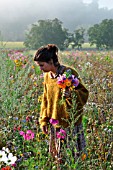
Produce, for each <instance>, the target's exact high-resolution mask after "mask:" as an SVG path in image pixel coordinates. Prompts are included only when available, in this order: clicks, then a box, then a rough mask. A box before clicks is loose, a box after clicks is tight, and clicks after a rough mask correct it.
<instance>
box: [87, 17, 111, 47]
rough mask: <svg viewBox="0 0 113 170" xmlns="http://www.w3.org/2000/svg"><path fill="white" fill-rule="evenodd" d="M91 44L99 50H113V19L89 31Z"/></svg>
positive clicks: (106, 20) (96, 25) (104, 21)
mask: <svg viewBox="0 0 113 170" xmlns="http://www.w3.org/2000/svg"><path fill="white" fill-rule="evenodd" d="M88 35H89V42H90V44H91V45H93V44H96V46H97V48H98V49H99V48H106V49H109V48H113V19H105V20H103V21H102V22H101V23H100V24H95V25H94V26H92V27H90V28H89V30H88Z"/></svg>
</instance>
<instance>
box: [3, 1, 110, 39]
mask: <svg viewBox="0 0 113 170" xmlns="http://www.w3.org/2000/svg"><path fill="white" fill-rule="evenodd" d="M54 18H58V19H59V20H60V21H62V23H63V26H64V27H65V28H67V29H69V30H70V31H73V30H75V28H76V27H80V26H83V27H86V28H87V27H89V26H91V25H93V24H95V23H99V22H101V21H102V20H103V19H106V18H108V19H109V18H113V0H54V1H53V0H41V1H39V0H0V31H1V34H2V35H3V37H4V38H5V39H7V40H17V41H21V40H23V39H24V33H25V30H26V29H28V26H29V25H30V24H33V23H35V22H37V21H38V20H45V19H54Z"/></svg>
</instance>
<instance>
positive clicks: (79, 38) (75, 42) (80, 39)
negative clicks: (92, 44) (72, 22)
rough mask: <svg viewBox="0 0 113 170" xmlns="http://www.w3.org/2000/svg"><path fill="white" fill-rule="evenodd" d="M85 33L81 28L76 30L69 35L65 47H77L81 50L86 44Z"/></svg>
mask: <svg viewBox="0 0 113 170" xmlns="http://www.w3.org/2000/svg"><path fill="white" fill-rule="evenodd" d="M84 32H85V29H84V28H82V27H81V28H79V29H77V30H75V31H74V32H73V33H70V34H68V39H67V40H66V41H65V45H66V46H69V44H70V45H71V46H72V48H75V47H77V48H78V49H80V48H81V47H82V44H83V43H84Z"/></svg>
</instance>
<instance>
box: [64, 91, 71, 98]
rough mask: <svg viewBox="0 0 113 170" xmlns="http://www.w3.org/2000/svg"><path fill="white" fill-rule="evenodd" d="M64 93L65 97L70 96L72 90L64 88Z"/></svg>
mask: <svg viewBox="0 0 113 170" xmlns="http://www.w3.org/2000/svg"><path fill="white" fill-rule="evenodd" d="M62 95H63V97H65V98H68V97H70V96H71V91H70V90H69V89H63V90H62Z"/></svg>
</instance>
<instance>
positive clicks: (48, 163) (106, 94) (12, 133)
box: [0, 50, 113, 170]
mask: <svg viewBox="0 0 113 170" xmlns="http://www.w3.org/2000/svg"><path fill="white" fill-rule="evenodd" d="M59 55H60V60H61V62H62V63H65V64H68V65H70V66H72V67H74V68H75V69H76V70H77V71H78V72H79V74H80V76H81V78H82V79H83V81H84V83H85V85H86V87H87V88H88V90H89V92H90V94H89V99H88V102H87V104H86V106H85V107H84V117H83V125H84V130H85V137H86V142H87V155H86V154H83V155H82V156H81V157H80V158H79V159H78V160H77V162H75V161H74V159H73V157H72V153H71V148H68V149H64V151H63V152H64V155H65V157H66V159H65V163H64V164H62V165H61V169H67V170H72V169H73V170H76V169H77V170H82V169H86V170H89V169H95V170H110V169H111V167H112V166H113V162H112V159H113V157H112V149H113V143H112V142H113V126H112V125H113V120H112V116H113V91H112V87H113V85H112V84H113V67H112V66H113V52H112V51H106V52H104V51H103V52H98V51H95V52H94V51H65V52H61V53H60V54H59ZM0 73H1V74H0V115H1V116H0V122H1V123H0V138H1V140H0V168H1V170H8V169H9V170H13V169H15V170H18V169H19V170H21V169H26V170H35V169H40V170H50V169H57V165H56V162H55V161H53V160H52V158H51V156H50V155H49V153H48V135H44V134H43V133H42V132H41V130H40V127H39V122H38V117H39V112H40V103H41V95H42V91H43V74H42V72H41V71H40V70H39V68H38V66H35V64H34V61H33V56H32V55H30V54H29V51H20V50H18V51H15V50H4V51H1V52H0ZM63 132H64V131H63ZM59 136H60V134H58V137H59ZM70 146H71V144H70ZM64 148H65V145H64Z"/></svg>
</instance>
